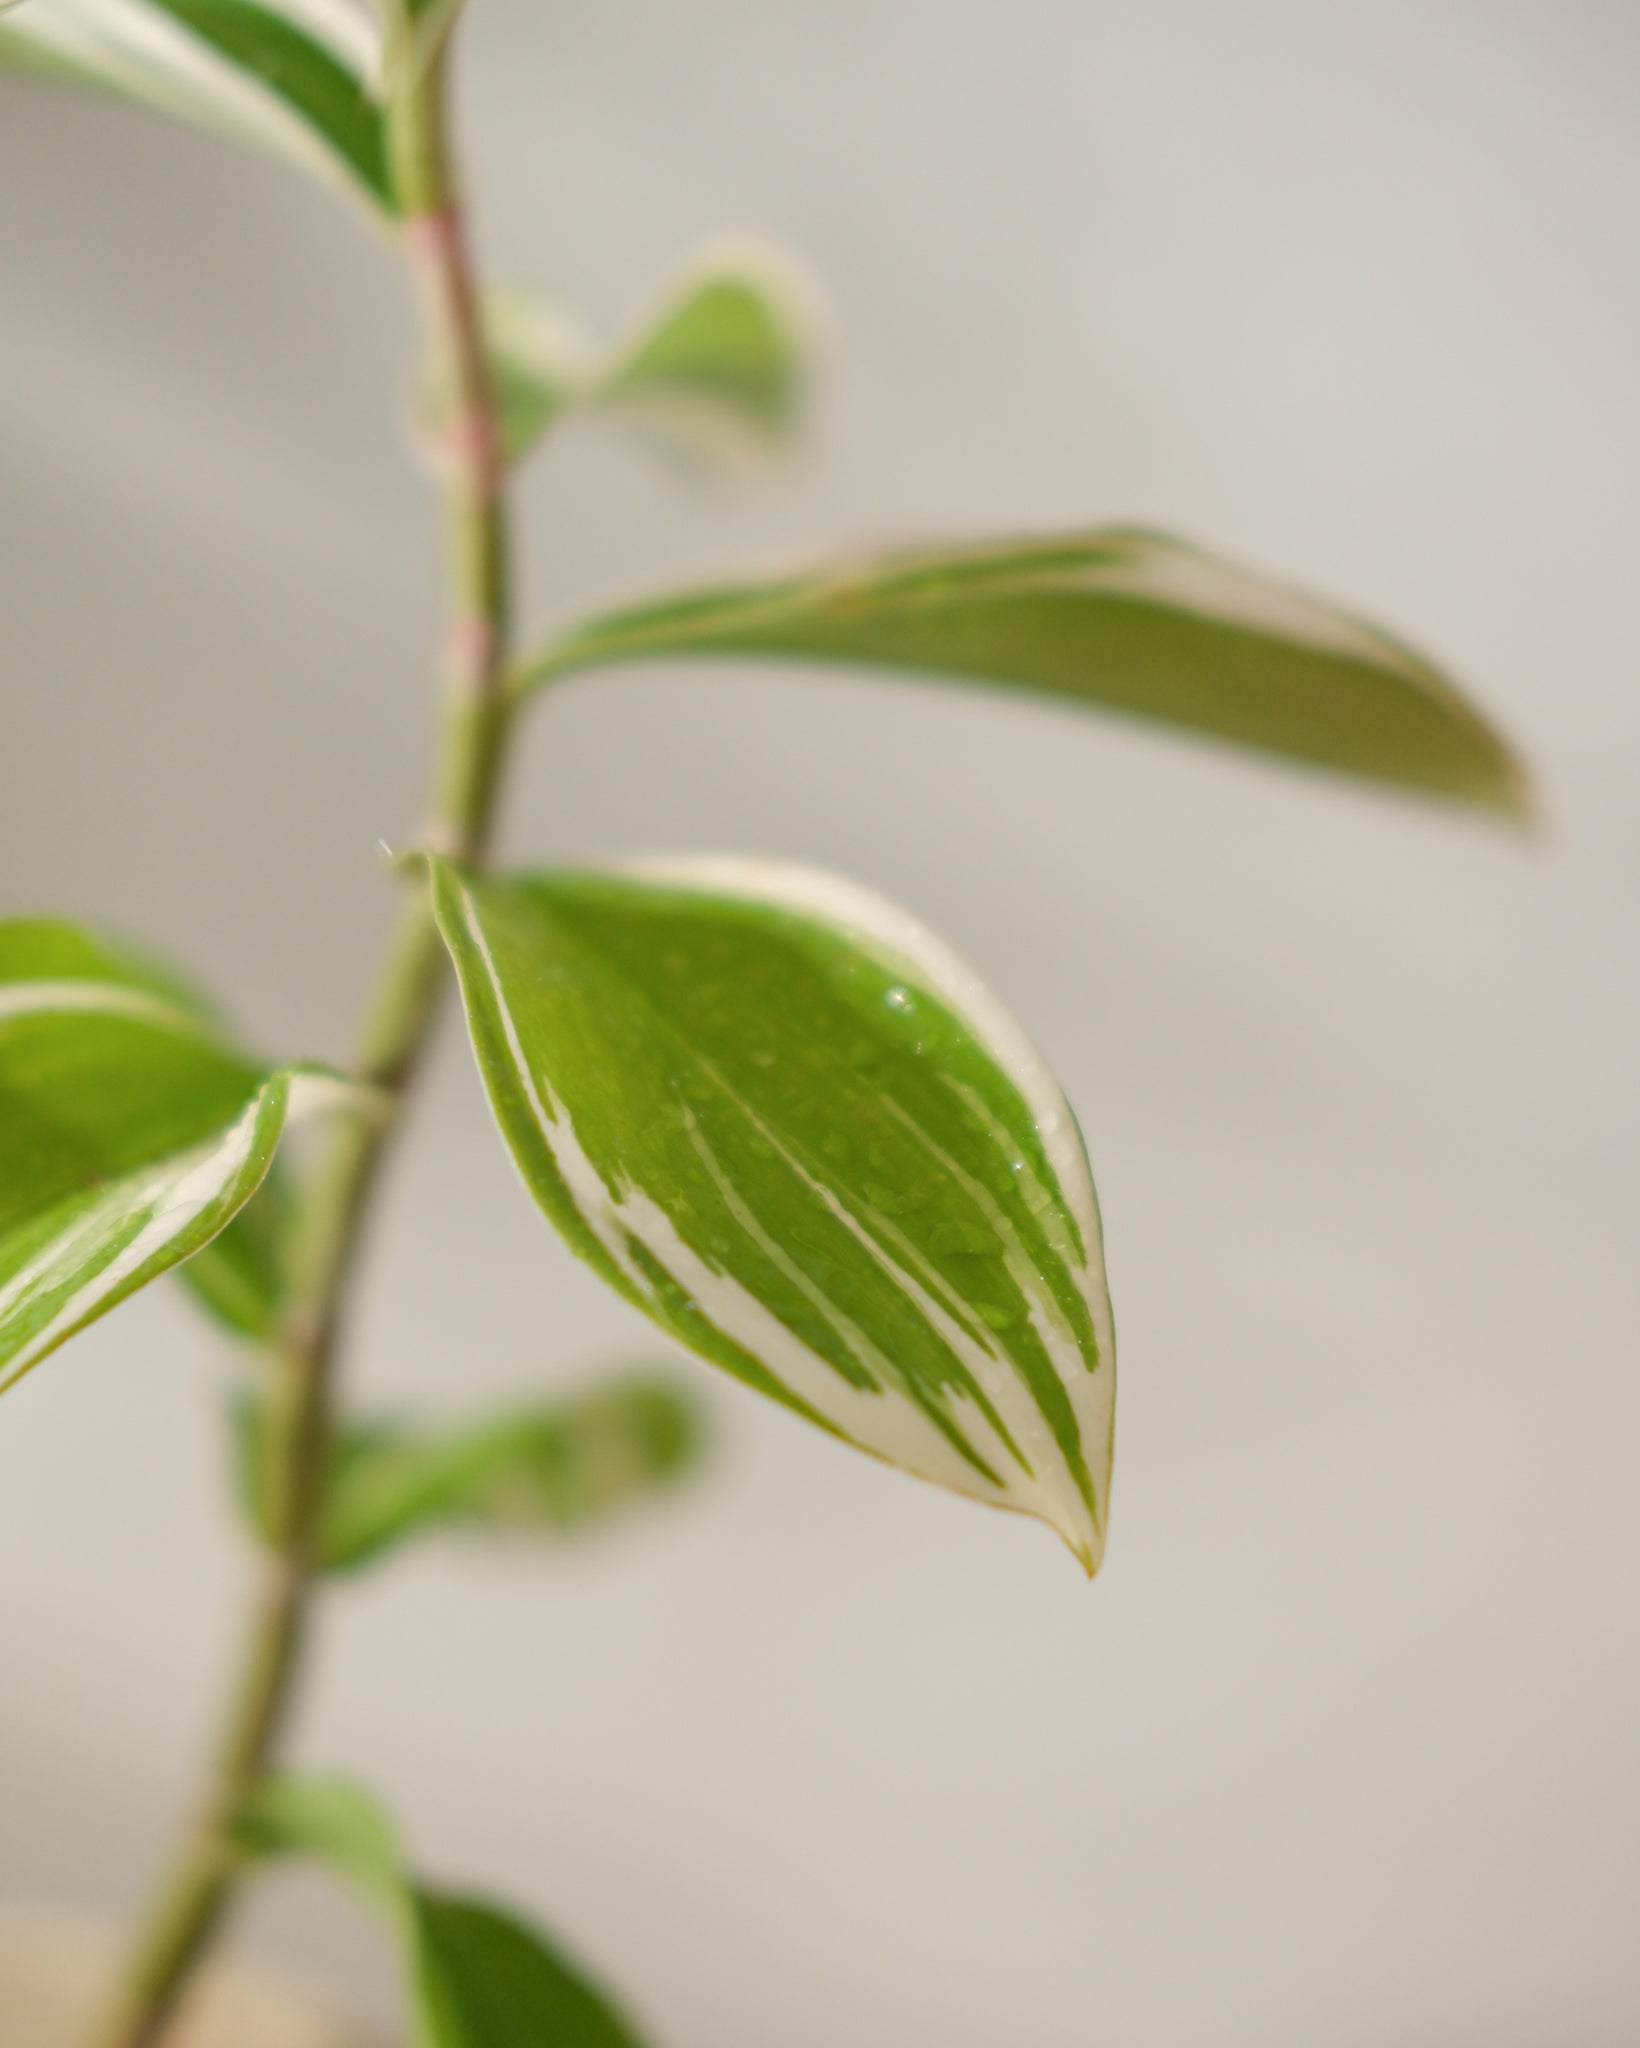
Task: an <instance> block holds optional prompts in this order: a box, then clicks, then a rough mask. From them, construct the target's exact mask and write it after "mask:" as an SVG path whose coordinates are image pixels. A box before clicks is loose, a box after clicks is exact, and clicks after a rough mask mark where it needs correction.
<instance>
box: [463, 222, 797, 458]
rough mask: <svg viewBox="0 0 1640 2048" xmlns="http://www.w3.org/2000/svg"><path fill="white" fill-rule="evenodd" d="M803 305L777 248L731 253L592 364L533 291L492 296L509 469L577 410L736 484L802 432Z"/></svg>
mask: <svg viewBox="0 0 1640 2048" xmlns="http://www.w3.org/2000/svg"><path fill="white" fill-rule="evenodd" d="M811 305H812V294H811V293H810V291H809V290H808V288H807V286H806V285H805V284H804V283H803V281H802V280H801V278H800V277H799V275H798V273H797V272H796V270H795V269H794V268H793V267H792V266H791V265H790V264H788V263H786V262H785V261H783V260H782V259H781V258H779V257H778V256H776V255H775V254H774V253H773V252H772V251H769V250H765V249H763V248H761V247H759V246H757V245H755V244H752V243H736V244H726V245H724V246H723V247H721V248H720V249H717V250H715V251H711V252H709V253H708V254H706V255H704V256H702V257H701V258H700V259H699V260H698V261H697V262H696V263H695V264H694V265H693V266H692V267H691V268H690V270H689V271H687V272H686V273H685V275H684V276H683V277H682V278H681V279H680V280H679V282H678V283H677V284H676V285H675V286H674V287H673V289H672V291H671V292H670V293H669V295H668V296H667V298H666V299H665V300H664V301H663V303H662V304H661V305H660V306H659V307H658V308H657V309H656V310H655V311H654V312H653V313H651V314H650V315H649V317H648V318H647V319H646V320H644V321H643V322H641V323H640V325H639V327H638V329H637V331H636V332H635V333H634V334H633V335H632V336H631V337H630V338H629V339H628V340H627V341H626V342H625V343H624V344H623V345H622V346H621V347H620V348H619V349H617V350H616V352H615V353H614V355H613V356H612V357H610V358H609V359H608V360H600V358H599V355H598V352H597V351H596V350H595V349H594V348H593V347H592V345H591V344H590V343H589V342H588V341H587V340H586V338H585V337H584V336H583V335H582V334H581V333H580V332H579V330H578V329H576V328H575V327H573V326H572V325H571V324H570V323H569V321H568V320H566V319H565V317H564V316H563V315H562V313H560V312H559V311H558V309H557V308H556V307H554V306H552V305H551V304H549V303H548V302H547V301H546V300H545V299H543V298H542V297H541V296H540V295H539V294H537V293H534V292H529V291H526V290H522V289H516V288H514V289H509V290H507V291H504V292H496V293H493V294H491V295H490V296H489V297H488V298H487V300H486V302H485V333H486V340H487V343H488V347H489V352H490V368H491V375H492V377H493V378H494V381H495V389H496V396H497V400H498V403H499V406H500V410H501V418H502V441H503V445H504V448H505V451H506V454H507V458H508V460H509V461H511V462H518V461H520V460H522V458H523V457H524V456H525V455H527V454H528V453H529V451H530V449H531V448H533V447H534V446H535V445H536V443H537V442H538V441H539V440H540V439H541V438H542V437H543V435H545V434H546V433H547V432H548V431H549V430H550V429H551V428H552V427H554V426H555V425H557V423H558V422H559V421H560V420H561V419H563V418H564V417H565V416H566V415H567V414H569V413H570V412H572V411H579V412H599V413H603V414H606V415H608V416H609V417H610V418H611V419H613V420H615V421H617V422H618V423H622V424H626V425H629V426H631V427H633V428H635V429H636V430H637V431H638V432H639V433H640V434H641V435H642V436H643V437H644V438H645V439H646V440H648V441H650V442H651V443H653V444H654V445H655V446H656V447H657V448H659V449H660V450H661V451H662V452H663V453H665V454H667V455H669V456H671V457H673V458H674V459H676V460H677V461H679V462H680V463H682V464H683V465H684V466H686V467H688V468H692V469H695V470H698V471H702V472H708V473H714V474H720V475H722V474H727V475H734V476H738V475H744V474H748V473H750V472H753V471H756V470H760V469H763V468H766V467H767V466H768V465H769V464H770V463H771V462H772V461H773V460H774V459H775V458H776V457H777V456H778V455H779V454H781V453H782V452H783V451H784V450H785V449H786V448H787V447H788V446H789V445H790V443H791V442H792V440H793V439H794V437H795V436H796V434H797V432H798V429H799V427H800V426H801V423H802V417H803V411H804V404H805V400H806V396H807V390H808V383H809V376H810V369H811V360H812V355H813V336H814V330H815V326H816V321H815V318H814V315H813V312H812V310H811ZM424 410H425V406H424Z"/></svg>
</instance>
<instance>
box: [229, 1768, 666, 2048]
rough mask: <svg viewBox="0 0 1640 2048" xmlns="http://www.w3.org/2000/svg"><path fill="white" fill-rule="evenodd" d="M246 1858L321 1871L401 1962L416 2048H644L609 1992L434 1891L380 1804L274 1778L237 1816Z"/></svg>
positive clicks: (502, 1920)
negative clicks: (352, 1895)
mask: <svg viewBox="0 0 1640 2048" xmlns="http://www.w3.org/2000/svg"><path fill="white" fill-rule="evenodd" d="M236 1833H237V1836H238V1840H239V1843H240V1846H241V1848H242V1849H243V1850H244V1851H245V1852H246V1853H247V1854H250V1855H255V1856H291V1855H295V1856H303V1857H308V1858H312V1859H314V1860H316V1861H317V1862H319V1863H322V1864H324V1865H325V1866H327V1867H328V1868H329V1869H330V1870H331V1872H332V1873H333V1874H334V1875H335V1876H337V1877H338V1878H340V1879H341V1880H342V1882H343V1883H344V1884H347V1885H348V1886H350V1887H351V1888H352V1889H353V1890H355V1891H356V1892H357V1893H358V1894H359V1895H360V1897H361V1898H363V1899H364V1901H365V1902H366V1903H367V1904H368V1905H369V1906H370V1907H371V1908H372V1909H373V1910H374V1911H375V1912H377V1913H378V1914H380V1915H381V1916H382V1917H383V1918H384V1920H385V1921H386V1922H387V1925H388V1927H389V1929H390V1931H391V1932H392V1934H393V1936H394V1937H395V1939H396V1941H397V1942H398V1944H399V1947H400V1951H401V1954H402V1957H403V1962H404V1970H405V1978H406V1985H407V1992H408V1998H409V2003H410V2009H411V2014H412V2018H413V2023H414V2029H415V2042H416V2048H639V2041H638V2036H637V2035H636V2034H635V2033H634V2032H633V2031H632V2029H631V2027H630V2026H629V2025H628V2024H627V2022H626V2021H625V2019H623V2018H622V2016H621V2015H620V2014H619V2013H618V2012H617V2011H616V2009H615V2007H614V2006H613V2005H612V2004H611V2003H610V2001H609V1999H608V1998H607V1997H606V1996H605V1994H604V1993H603V1992H602V1991H600V1990H599V1989H598V1988H597V1987H596V1986H595V1985H594V1984H592V1983H591V1981H590V1980H589V1979H588V1978H587V1977H586V1976H585V1975H584V1974H583V1973H582V1972H581V1971H580V1970H579V1969H578V1968H577V1967H575V1966H574V1965H573V1964H571V1963H570V1962H569V1961H567V1960H566V1958H565V1957H564V1956H563V1955H562V1954H560V1953H559V1952H558V1951H557V1950H556V1949H555V1948H553V1947H551V1946H550V1945H549V1944H548V1943H547V1942H545V1941H544V1940H543V1939H542V1938H541V1936H540V1935H538V1934H536V1933H535V1932H534V1931H533V1930H532V1929H530V1928H527V1927H525V1926H524V1925H523V1924H522V1923H521V1922H520V1921H518V1920H516V1919H514V1918H513V1917H512V1916H511V1915H509V1914H507V1913H504V1912H501V1911H500V1910H498V1909H497V1908H496V1907H494V1906H490V1905H487V1904H484V1903H482V1902H481V1901H478V1900H475V1899H468V1898H460V1897H456V1896H454V1895H452V1894H449V1893H444V1892H438V1891H434V1890H430V1889H429V1888H428V1887H426V1886H425V1885H423V1884H421V1883H420V1882H418V1881H417V1880H416V1879H415V1878H414V1877H413V1876H412V1875H411V1874H410V1872H409V1871H408V1869H407V1868H406V1865H405V1859H404V1854H403V1850H402V1848H401V1846H400V1843H399V1839H398V1835H397V1831H396V1830H395V1829H394V1827H393V1824H392V1822H391V1821H390V1820H389V1819H388V1817H387V1814H386V1813H385V1811H384V1810H383V1809H382V1807H381V1806H380V1805H379V1804H378V1803H377V1801H376V1800H374V1799H373V1798H371V1797H370V1795H369V1794H368V1793H366V1792H363V1791H361V1790H360V1789H359V1788H358V1787H357V1786H355V1785H351V1784H348V1783H345V1782H343V1781H341V1780H338V1779H331V1778H275V1779H271V1780H269V1781H267V1782H266V1783H264V1784H263V1785H262V1786H261V1787H260V1788H259V1789H258V1790H257V1791H256V1792H255V1793H253V1795H252V1797H251V1799H250V1801H249V1802H248V1803H247V1805H246V1806H245V1807H244V1808H243V1809H242V1811H241V1814H240V1816H239V1821H238V1826H237V1829H236Z"/></svg>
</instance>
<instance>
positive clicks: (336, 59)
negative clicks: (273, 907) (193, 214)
mask: <svg viewBox="0 0 1640 2048" xmlns="http://www.w3.org/2000/svg"><path fill="white" fill-rule="evenodd" d="M375 61H376V58H375V35H374V32H373V30H372V27H371V24H370V21H369V18H368V16H367V15H366V14H365V13H364V12H362V11H361V9H360V8H359V7H358V6H357V5H355V4H354V0H21V4H19V5H18V6H15V7H13V8H11V9H9V10H8V11H7V12H6V15H5V18H4V22H3V23H0V71H5V70H17V71H27V72H33V73H36V74H38V75H40V76H42V77H45V78H53V79H58V80H61V81H62V82H64V83H70V84H77V85H84V86H91V87H94V88H97V89H99V90H101V91H104V92H108V93H112V94H114V95H115V96H117V97H119V98H122V99H127V100H135V101H137V102H139V103H140V104H142V105H144V106H147V107H151V108H153V109H154V110H155V111H157V112H159V113H162V114H167V115H170V116H171V117H172V118H173V119H175V120H179V121H184V122H186V123H188V124H189V125H191V126H193V127H197V128H204V129H208V130H210V131H212V132H213V133H215V134H218V135H223V136H226V137H228V138H230V139H231V140H234V141H238V142H245V143H250V144H252V145H254V146H255V147H258V148H261V149H264V150H268V151H271V152H272V153H273V154H275V155H277V156H281V157H284V158H285V159H286V160H287V161H289V162H292V163H296V164H299V165H301V166H302V168H303V169H305V170H309V171H313V172H316V173H317V174H318V175H319V176H321V177H323V178H325V179H327V180H329V181H330V182H331V183H333V184H339V185H340V186H342V187H343V188H344V189H345V190H346V191H348V192H349V193H350V194H352V195H353V196H354V197H355V198H358V199H361V200H363V201H364V203H365V204H366V205H367V206H368V207H369V208H371V209H372V210H374V211H378V212H382V213H391V212H392V211H393V202H392V196H391V190H390V186H389V181H388V173H387V154H386V141H385V132H384V126H383V116H382V109H381V106H380V104H379V102H378V101H377V100H376V98H375V96H374V94H373V92H372V90H371V86H370V83H369V81H370V77H371V72H372V68H373V66H374V64H375Z"/></svg>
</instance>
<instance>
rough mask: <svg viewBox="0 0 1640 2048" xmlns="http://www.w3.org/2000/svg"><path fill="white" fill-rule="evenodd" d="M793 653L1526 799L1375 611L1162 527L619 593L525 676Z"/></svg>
mask: <svg viewBox="0 0 1640 2048" xmlns="http://www.w3.org/2000/svg"><path fill="white" fill-rule="evenodd" d="M694 656H711V657H715V656H752V657H758V658H768V657H790V658H792V659H796V660H799V661H805V662H816V661H818V662H830V663H840V664H843V665H845V666H860V667H865V668H876V669H888V670H896V671H902V672H905V673H908V674H912V675H926V676H946V677H950V678H953V679H957V680H964V681H975V682H985V683H997V684H1002V685H1005V686H1013V687H1017V688H1020V689H1025V690H1030V691H1033V692H1038V693H1041V694H1043V695H1046V696H1049V697H1054V698H1059V699H1064V700H1068V701H1070V702H1072V703H1078V704H1087V705H1098V706H1101V707H1104V708H1107V709H1111V710H1116V711H1122V712H1129V713H1134V714H1137V715H1139V716H1141V717H1145V718H1154V719H1160V720H1162V721H1164V722H1165V723H1168V724H1171V725H1179V726H1185V727H1189V728H1191V729H1192V730H1194V731H1197V732H1203V733H1209V734H1212V735H1213V736H1214V737H1216V738H1219V739H1226V740H1233V741H1236V742H1238V743H1239V744H1240V745H1242V746H1247V747H1256V748H1259V749H1262V750H1263V751H1265V752H1268V753H1272V754H1279V755H1285V756H1287V757H1289V758H1290V759H1293V760H1298V761H1304V762H1308V763H1312V764H1315V765H1318V766H1322V767H1327V768H1334V769H1342V770H1346V771H1347V772H1349V773H1351V774H1354V775H1361V776H1366V777H1370V778H1371V779H1373V780H1375V781H1379V782H1387V783H1391V784H1394V785H1396V786H1397V787H1400V788H1403V789H1411V790H1418V791H1422V792H1425V793H1429V794H1434V795H1438V796H1443V797H1449V798H1453V799H1456V800H1457V801H1459V802H1462V803H1471V804H1478V805H1481V806H1483V807H1485V808H1487V809H1491V810H1495V811H1501V812H1504V813H1507V814H1509V815H1511V816H1515V817H1521V816H1524V815H1526V814H1528V813H1529V810H1530V797H1529V794H1528V786H1527V777H1526V773H1525V770H1524V769H1523V767H1522V766H1521V764H1520V762H1519V760H1518V759H1517V758H1516V757H1515V755H1514V754H1513V753H1512V752H1511V751H1510V748H1509V746H1508V744H1507V743H1506V742H1505V741H1504V740H1503V739H1502V738H1501V737H1500V735H1499V734H1498V733H1497V732H1495V731H1494V730H1493V728H1492V727H1491V726H1489V725H1488V724H1487V723H1486V721H1485V720H1484V719H1483V718H1482V717H1481V716H1480V714H1479V713H1478V712H1477V711H1475V710H1474V709H1473V708H1472V707H1471V706H1470V705H1469V704H1468V703H1467V701H1466V700H1465V699H1464V698H1463V697H1462V696H1460V694H1459V693H1458V691H1457V689H1456V688H1455V687H1454V686H1453V685H1452V683H1450V682H1449V681H1448V680H1447V678H1446V677H1445V676H1444V675H1442V674H1441V673H1440V671H1439V670H1437V669H1435V668H1434V667H1432V666H1431V665H1430V664H1429V663H1428V662H1426V661H1424V660H1423V659H1422V657H1421V656H1419V655H1416V654H1414V653H1412V652H1411V651H1410V650H1409V649H1407V648H1405V647H1403V646H1402V645H1401V644H1400V642H1399V641H1396V640H1392V639H1390V638H1389V637H1387V636H1386V635H1384V634H1382V633H1380V632H1378V631H1377V630H1376V629H1375V628H1373V627H1371V626H1367V625H1363V624H1361V623H1359V622H1358V621H1357V620H1355V619H1354V618H1352V617H1350V616H1349V615H1347V614H1346V613H1343V612H1339V611H1335V610H1333V609H1332V608H1331V607H1330V606H1327V605H1324V604H1322V603H1320V602H1318V601H1317V600H1315V599H1313V598H1309V597H1305V596H1302V595H1300V594H1299V593H1297V592H1295V591H1292V590H1289V589H1287V588H1286V587H1285V586H1284V585H1282V584H1279V583H1273V582H1270V581H1268V580H1266V579H1265V578H1264V577H1262V576H1257V575H1254V574H1252V573H1251V572H1250V571H1247V570H1244V569H1239V568H1236V567H1234V566H1233V565H1232V564H1230V563H1228V562H1224V561H1220V560H1218V559H1216V558H1215V557H1213V556H1211V555H1207V554H1203V553H1201V552H1199V551H1198V550H1196V549H1195V548H1192V547H1188V546H1186V545H1185V544H1184V543H1183V542H1180V541H1175V540H1169V539H1167V538H1165V537H1164V536H1162V535H1160V534H1153V533H1143V532H1134V531H1128V530H1125V529H1111V530H1109V531H1105V532H1098V533H1089V534H1072V535H1068V536H1066V537H1064V538H1062V539H1058V540H1038V541H1014V542H997V543H988V544H984V545H979V544H969V545H964V546H958V547H947V548H933V549H920V550H901V551H892V552H886V553H881V554H875V555H863V556H857V557H854V558H852V559H843V560H837V561H833V562H830V563H824V564H820V565H817V566H816V567H814V568H812V569H809V570H807V571H799V572H794V573H791V574H787V575H781V576H769V577H765V578H761V579H756V580H751V581H744V582H739V583H731V584H723V585H719V586H716V587H712V588H702V589H697V590H693V591H684V592H680V593H677V594H675V595H672V596H669V597H663V598H660V599H652V600H648V601H644V602H640V603H638V604H634V605H628V606H623V607H621V608H619V609H617V610H614V611H611V612H607V613H605V614H604V615H603V616H601V617H598V618H594V619H591V620H589V621H587V622H585V623H583V624H581V625H579V626H575V627H572V628H571V629H570V630H569V631H568V632H567V633H565V634H564V635H562V636H561V637H560V638H559V639H558V640H557V641H556V642H554V643H551V644H549V645H548V646H547V647H545V648H544V649H543V650H542V651H541V652H540V653H539V654H537V655H536V656H535V657H534V659H533V660H531V661H530V662H529V663H528V664H527V665H526V666H525V668H524V670H523V671H522V676H521V684H522V686H523V687H530V686H536V685H539V684H541V683H544V682H546V681H548V680H549V679H550V678H552V677H554V676H560V675H568V674H573V673H575V672H577V671H579V670H583V669H590V668H598V667H604V666H608V665H609V664H611V663H615V662H631V661H642V660H651V661H671V660H679V659H682V658H686V657H694Z"/></svg>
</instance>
